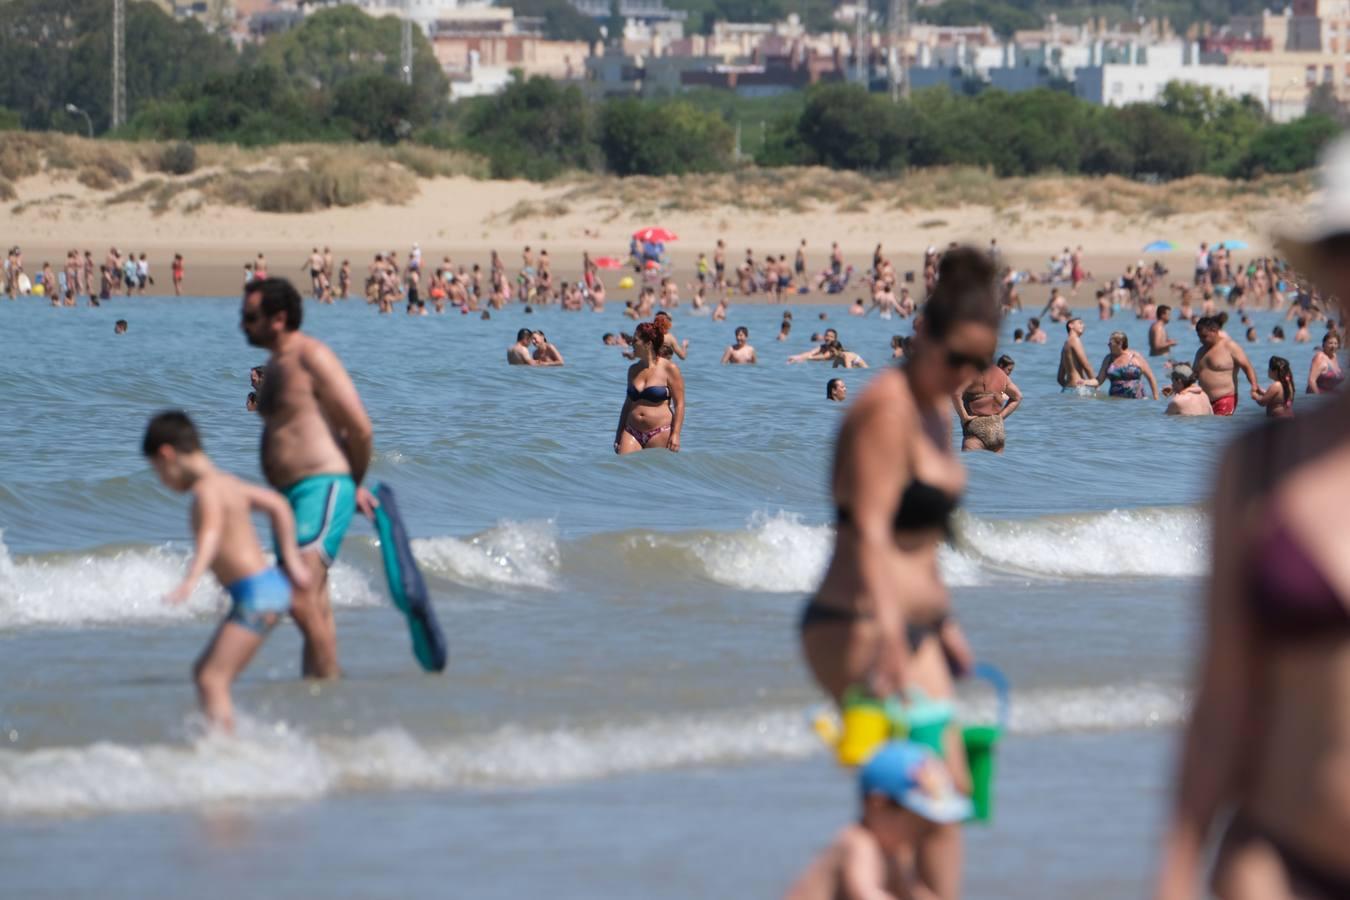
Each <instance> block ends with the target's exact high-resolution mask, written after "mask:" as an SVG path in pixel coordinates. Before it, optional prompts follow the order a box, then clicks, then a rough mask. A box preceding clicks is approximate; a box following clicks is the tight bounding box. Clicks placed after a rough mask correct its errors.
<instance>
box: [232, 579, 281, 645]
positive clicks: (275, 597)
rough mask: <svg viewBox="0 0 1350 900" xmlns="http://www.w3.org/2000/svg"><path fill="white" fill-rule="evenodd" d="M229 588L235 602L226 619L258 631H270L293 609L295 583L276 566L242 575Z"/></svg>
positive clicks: (255, 632)
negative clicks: (292, 586)
mask: <svg viewBox="0 0 1350 900" xmlns="http://www.w3.org/2000/svg"><path fill="white" fill-rule="evenodd" d="M225 590H227V591H229V593H230V601H231V602H230V612H229V615H227V616H226V617H225V621H226V622H234V623H235V624H236V625H242V626H244V627H245V628H247V629H248V630H249V631H251V632H253V633H254V634H259V635H265V634H267V632H269V631H271V630H272V627H273V626H274V625H276V624H277V623H278V622H280V621H281V619H282V618H283V617H284V616H285V615H286V613H288V612H290V609H291V582H290V580H289V579H288V578H287V577H286V574H285V573H284V572H282V571H281V569H280V568H278V567H276V566H273V567H272V568H270V569H264V570H263V571H261V572H259V573H258V574H257V575H250V576H249V577H247V578H241V579H239V580H238V581H236V582H235V583H234V584H232V585H230V586H229V587H227V588H226V589H225Z"/></svg>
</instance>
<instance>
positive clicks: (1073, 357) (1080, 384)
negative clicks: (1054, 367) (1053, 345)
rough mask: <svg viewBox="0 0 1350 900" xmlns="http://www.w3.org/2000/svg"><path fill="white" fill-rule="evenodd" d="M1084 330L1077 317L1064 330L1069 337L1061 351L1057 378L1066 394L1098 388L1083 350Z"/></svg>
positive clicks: (1081, 321)
mask: <svg viewBox="0 0 1350 900" xmlns="http://www.w3.org/2000/svg"><path fill="white" fill-rule="evenodd" d="M1083 328H1084V325H1083V320H1082V319H1080V318H1078V317H1077V316H1075V317H1074V318H1072V319H1070V320H1069V321H1068V322H1066V323H1064V330H1065V331H1067V332H1068V333H1069V336H1068V337H1067V338H1066V339H1065V341H1064V348H1063V349H1062V350H1060V351H1059V375H1058V376H1057V377H1058V380H1059V386H1060V388H1061V389H1062V390H1064V391H1066V392H1074V391H1077V390H1078V389H1079V388H1090V387H1096V386H1097V381H1096V379H1094V378H1093V377H1092V363H1091V361H1090V360H1088V355H1087V351H1086V350H1084V349H1083Z"/></svg>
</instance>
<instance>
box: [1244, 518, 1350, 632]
mask: <svg viewBox="0 0 1350 900" xmlns="http://www.w3.org/2000/svg"><path fill="white" fill-rule="evenodd" d="M1248 574H1249V577H1250V580H1249V584H1250V585H1251V587H1250V590H1249V591H1248V595H1247V596H1248V599H1249V600H1250V602H1251V606H1252V612H1253V613H1254V614H1255V615H1256V618H1257V620H1258V621H1259V622H1260V623H1261V624H1262V625H1264V626H1265V627H1266V628H1268V629H1269V630H1270V631H1271V632H1273V633H1274V634H1275V635H1276V636H1278V637H1281V638H1286V639H1292V638H1311V637H1317V636H1319V635H1323V634H1326V633H1327V632H1328V631H1331V632H1333V633H1334V632H1336V631H1340V630H1345V629H1350V608H1347V606H1346V605H1345V603H1344V601H1342V600H1341V598H1340V596H1339V595H1337V593H1336V590H1335V588H1333V587H1332V586H1331V584H1330V582H1328V581H1327V579H1326V576H1325V575H1323V574H1322V570H1321V569H1319V568H1318V566H1317V563H1316V562H1315V561H1314V560H1313V559H1311V558H1310V557H1309V556H1308V552H1307V551H1306V550H1304V549H1303V546H1302V545H1301V544H1300V543H1299V542H1298V540H1297V539H1296V538H1295V537H1294V535H1293V534H1292V533H1291V532H1290V531H1289V529H1288V528H1287V527H1286V526H1285V525H1284V524H1283V523H1279V524H1277V525H1276V526H1275V528H1274V530H1273V531H1272V532H1271V533H1270V538H1269V539H1268V540H1267V541H1266V542H1265V543H1264V545H1263V546H1262V547H1261V548H1260V552H1258V553H1255V554H1253V557H1252V561H1251V564H1250V566H1249V573H1248Z"/></svg>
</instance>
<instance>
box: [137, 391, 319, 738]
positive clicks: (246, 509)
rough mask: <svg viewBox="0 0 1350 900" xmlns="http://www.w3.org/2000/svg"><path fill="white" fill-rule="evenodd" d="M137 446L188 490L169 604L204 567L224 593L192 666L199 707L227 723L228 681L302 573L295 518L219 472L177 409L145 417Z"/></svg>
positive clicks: (267, 495)
mask: <svg viewBox="0 0 1350 900" xmlns="http://www.w3.org/2000/svg"><path fill="white" fill-rule="evenodd" d="M141 449H142V451H143V452H144V453H145V455H146V457H147V458H148V459H149V460H150V465H151V466H152V467H154V470H155V473H156V474H157V475H159V478H160V480H161V481H163V482H164V484H165V485H167V486H168V487H169V488H171V489H173V490H175V491H178V492H179V493H188V492H191V493H192V495H193V501H194V502H193V506H192V531H193V534H194V536H195V538H196V544H197V552H196V554H195V555H194V556H193V559H192V565H191V566H190V567H189V568H188V573H187V576H186V577H185V578H184V579H183V582H182V584H180V585H178V587H176V588H174V589H173V591H172V592H170V593H169V595H168V596H167V597H166V598H165V600H167V601H168V602H169V603H172V604H174V605H177V604H180V603H182V602H183V601H185V600H187V598H188V597H189V596H190V595H191V594H192V590H193V588H194V587H196V585H197V580H198V579H200V578H201V577H202V575H204V574H206V570H207V569H210V570H211V571H212V572H213V573H215V576H216V578H218V579H219V580H220V583H221V585H223V586H224V587H225V590H226V591H228V592H229V594H230V600H231V604H230V612H229V614H228V615H227V616H226V617H225V621H224V622H222V623H221V624H220V628H218V629H217V630H216V634H215V637H213V638H212V639H211V643H210V644H208V645H207V647H206V649H205V650H204V651H202V655H201V657H200V658H198V660H197V663H196V665H195V666H194V667H193V670H192V672H193V678H194V680H195V681H196V684H197V696H198V698H199V699H200V701H201V705H202V711H203V712H204V713H205V714H206V716H207V718H208V719H210V720H211V722H212V723H213V724H215V725H216V726H218V727H220V728H222V729H224V730H225V731H227V732H228V731H232V730H233V729H234V710H233V707H232V706H231V703H230V685H231V683H232V682H233V681H234V679H235V678H237V677H238V675H239V673H240V672H242V671H243V670H244V667H245V666H247V665H248V663H249V660H250V659H252V658H253V654H254V653H256V652H257V650H258V648H259V647H261V646H262V642H263V639H264V638H266V637H267V633H268V632H269V631H271V630H272V627H273V626H274V625H276V623H277V622H278V621H280V620H281V618H282V617H283V616H285V615H286V613H287V612H288V611H289V610H290V606H291V584H292V582H294V583H295V584H296V585H297V586H299V587H304V586H305V585H306V584H308V581H309V575H308V573H307V571H306V569H305V565H304V562H303V561H302V560H301V559H300V549H299V547H297V546H296V543H295V518H294V516H293V515H292V513H291V507H290V504H288V503H287V502H286V500H285V498H283V497H282V496H281V495H280V494H277V493H275V492H273V491H271V490H268V489H267V488H263V487H259V486H257V485H253V484H249V483H248V482H245V481H241V480H240V479H238V478H235V477H234V476H232V475H227V474H225V473H224V472H221V471H220V470H218V469H217V468H216V467H215V466H214V465H212V463H211V460H210V458H209V457H208V456H207V455H206V453H205V452H204V451H203V450H202V445H201V440H200V438H198V436H197V429H196V427H195V426H194V425H193V424H192V420H191V419H189V418H188V417H187V415H186V414H185V413H182V412H178V411H172V412H164V413H160V414H159V415H157V416H155V417H154V418H153V419H151V420H150V424H149V425H148V426H147V427H146V429H145V440H144V442H143V443H142V446H141ZM255 509H256V510H261V511H262V512H265V513H266V514H267V515H268V516H269V517H270V518H271V519H272V528H273V532H274V534H275V536H276V541H277V546H278V547H279V548H280V557H281V562H282V563H283V564H284V565H285V567H286V573H289V575H290V580H287V575H286V574H285V573H283V572H282V571H281V569H279V568H277V567H275V566H272V567H269V566H268V565H267V559H266V557H264V556H263V550H262V546H261V545H260V544H259V543H258V535H257V533H256V532H255V531H254V530H253V523H252V522H251V521H250V520H249V515H250V514H251V513H252V512H253V510H255Z"/></svg>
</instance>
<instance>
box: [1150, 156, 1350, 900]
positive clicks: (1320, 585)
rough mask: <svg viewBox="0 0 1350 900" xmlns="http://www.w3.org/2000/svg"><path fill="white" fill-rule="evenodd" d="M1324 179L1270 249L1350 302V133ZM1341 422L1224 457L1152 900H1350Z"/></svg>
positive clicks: (1349, 690)
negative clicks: (1317, 198) (1295, 226)
mask: <svg viewBox="0 0 1350 900" xmlns="http://www.w3.org/2000/svg"><path fill="white" fill-rule="evenodd" d="M1321 183H1322V188H1323V190H1322V192H1321V198H1322V200H1321V202H1320V203H1318V204H1317V205H1315V206H1314V207H1313V208H1312V209H1310V210H1309V211H1308V212H1306V213H1304V214H1302V215H1301V216H1299V221H1300V222H1303V223H1305V227H1304V228H1303V229H1302V230H1301V231H1300V232H1298V233H1286V234H1285V235H1283V236H1282V237H1281V239H1280V240H1279V243H1278V246H1279V247H1280V250H1281V252H1282V253H1284V254H1285V256H1286V257H1287V258H1289V260H1290V262H1291V263H1292V265H1293V266H1294V268H1295V269H1296V270H1297V271H1299V272H1300V273H1302V274H1303V275H1306V276H1308V277H1309V278H1310V279H1311V280H1312V281H1314V282H1316V283H1317V285H1318V287H1319V288H1320V289H1321V290H1322V292H1323V294H1324V295H1325V296H1327V297H1342V298H1350V139H1347V138H1345V137H1342V138H1339V139H1337V140H1336V141H1334V142H1333V143H1331V144H1330V145H1328V147H1327V150H1326V152H1325V154H1324V156H1323V169H1322V173H1321ZM1290 387H1291V386H1290V385H1286V386H1285V390H1288V389H1289V388H1290ZM1347 425H1350V397H1347V396H1345V395H1335V396H1333V397H1331V398H1329V399H1328V400H1327V401H1326V402H1323V403H1318V404H1315V405H1313V406H1312V408H1311V409H1309V410H1308V411H1307V412H1306V413H1304V412H1301V413H1300V414H1299V415H1297V416H1294V417H1292V418H1285V419H1282V420H1278V421H1271V422H1269V423H1266V424H1264V425H1262V426H1260V427H1257V428H1254V429H1252V430H1251V431H1250V432H1248V433H1246V434H1243V435H1242V436H1240V437H1239V438H1238V439H1237V440H1236V441H1235V442H1234V443H1233V445H1232V446H1231V447H1230V448H1229V449H1228V450H1227V452H1226V453H1225V454H1224V457H1223V460H1222V462H1221V463H1220V465H1219V469H1218V472H1219V474H1218V477H1217V479H1216V488H1215V493H1214V499H1213V501H1212V502H1211V504H1210V509H1211V510H1212V514H1211V515H1212V522H1211V528H1210V541H1209V545H1210V546H1211V547H1212V548H1213V549H1212V553H1213V561H1212V563H1211V565H1212V570H1211V574H1210V575H1209V577H1208V578H1207V579H1206V585H1205V587H1204V591H1203V595H1202V596H1203V597H1204V601H1203V602H1204V608H1203V609H1202V610H1196V611H1195V613H1196V616H1197V619H1198V621H1199V622H1201V623H1202V624H1201V627H1200V633H1199V634H1198V635H1197V638H1198V646H1197V649H1198V650H1199V653H1198V654H1197V655H1196V659H1195V662H1196V667H1195V671H1196V679H1195V683H1194V684H1193V686H1192V687H1193V689H1194V691H1193V694H1192V696H1193V697H1194V700H1193V703H1192V708H1191V711H1190V714H1189V715H1188V717H1187V723H1186V726H1185V729H1184V733H1185V736H1184V742H1183V745H1182V747H1181V748H1180V753H1179V754H1178V758H1179V761H1180V766H1179V769H1180V771H1179V777H1178V778H1177V780H1176V787H1175V789H1174V792H1173V795H1172V801H1171V807H1172V808H1171V810H1170V815H1169V816H1168V819H1169V822H1168V825H1167V828H1166V832H1165V840H1164V843H1163V847H1162V854H1161V864H1160V867H1159V872H1158V876H1157V880H1156V885H1155V889H1154V892H1153V897H1154V898H1156V900H1183V898H1185V900H1190V898H1194V897H1198V896H1202V895H1204V894H1205V893H1206V890H1205V889H1204V888H1203V887H1202V879H1204V878H1205V876H1206V875H1208V876H1209V877H1208V879H1207V881H1208V884H1209V886H1210V889H1211V890H1212V892H1213V894H1214V895H1216V896H1218V897H1221V898H1247V897H1260V898H1277V897H1278V898H1285V897H1306V898H1311V897H1350V854H1347V852H1346V847H1347V832H1350V825H1348V824H1347V823H1350V790H1347V789H1346V788H1347V785H1350V777H1347V776H1350V716H1347V715H1346V714H1345V710H1346V709H1348V708H1350V666H1347V664H1346V663H1347V660H1348V659H1350V604H1348V603H1347V599H1346V598H1347V596H1350V590H1347V588H1346V571H1347V569H1346V564H1347V560H1346V546H1345V540H1344V528H1343V526H1342V524H1341V523H1342V522H1343V521H1344V518H1345V510H1346V507H1347V505H1350V428H1348V427H1347ZM1219 831H1222V834H1216V832H1219ZM1216 838H1217V840H1216ZM1211 860H1212V869H1213V871H1212V873H1211V872H1207V871H1206V870H1207V869H1209V868H1210V861H1211Z"/></svg>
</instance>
